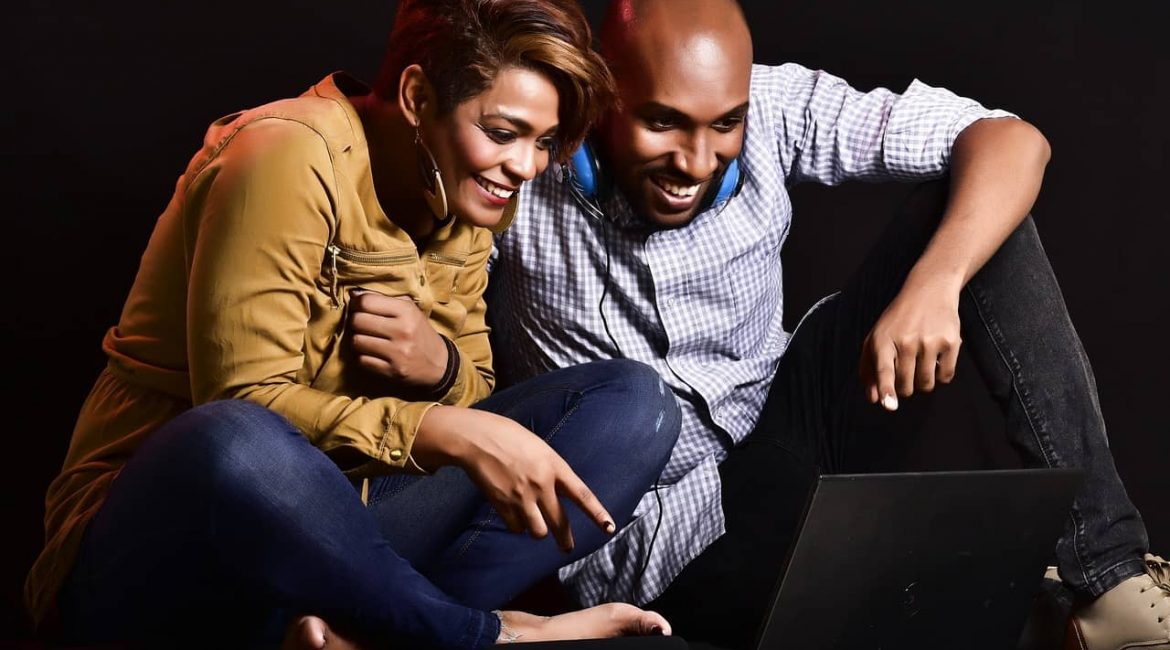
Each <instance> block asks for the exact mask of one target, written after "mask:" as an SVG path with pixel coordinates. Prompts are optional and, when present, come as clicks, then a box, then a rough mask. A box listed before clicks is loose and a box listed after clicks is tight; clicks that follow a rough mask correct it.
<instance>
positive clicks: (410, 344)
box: [349, 290, 447, 388]
mask: <svg viewBox="0 0 1170 650" xmlns="http://www.w3.org/2000/svg"><path fill="white" fill-rule="evenodd" d="M349 331H350V332H351V333H352V336H351V341H350V342H351V343H352V345H353V349H354V352H355V353H356V354H357V355H358V362H359V363H360V364H361V366H362V367H363V368H365V369H366V370H369V371H371V372H374V373H377V374H379V375H382V376H383V377H386V378H387V379H390V380H391V381H394V382H398V383H402V384H406V385H409V386H415V387H419V388H432V387H434V386H435V385H436V384H438V383H439V381H440V380H441V379H442V378H443V373H444V371H445V370H446V368H447V346H446V344H445V343H443V338H442V337H441V336H439V333H438V332H436V331H435V329H434V328H433V327H431V324H430V322H429V321H428V320H427V317H426V316H425V315H424V314H423V313H422V311H421V310H420V309H419V308H418V306H417V305H415V304H414V301H413V300H411V299H410V298H409V297H407V296H386V295H383V294H380V293H377V292H375V291H366V290H355V291H354V292H353V293H352V294H351V296H350V303H349Z"/></svg>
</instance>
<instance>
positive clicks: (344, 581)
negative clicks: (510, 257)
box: [26, 0, 679, 648]
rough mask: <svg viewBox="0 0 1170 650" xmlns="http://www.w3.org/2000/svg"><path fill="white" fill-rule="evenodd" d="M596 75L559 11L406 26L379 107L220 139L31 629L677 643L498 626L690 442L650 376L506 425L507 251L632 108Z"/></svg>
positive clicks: (77, 446)
mask: <svg viewBox="0 0 1170 650" xmlns="http://www.w3.org/2000/svg"><path fill="white" fill-rule="evenodd" d="M589 44H590V35H589V29H588V25H587V23H586V22H585V20H584V18H583V17H582V15H581V13H580V10H579V9H578V8H577V7H576V6H575V5H573V4H571V3H570V2H569V1H568V0H429V1H423V0H417V1H409V0H408V1H404V2H402V3H401V4H400V8H399V13H398V16H397V18H396V20H395V27H394V30H393V33H392V34H391V38H390V45H389V54H388V55H387V58H386V61H385V63H384V65H383V70H382V72H381V74H380V75H379V79H378V82H377V84H376V85H375V87H374V89H373V90H372V91H370V90H369V89H367V88H365V87H364V86H362V85H361V84H360V83H358V82H356V81H355V80H353V79H352V78H349V77H347V76H346V75H344V74H340V73H339V74H334V75H330V76H329V77H327V78H326V79H324V80H323V81H321V82H320V83H318V84H317V85H316V86H314V87H313V88H312V89H310V90H309V91H307V92H306V93H305V94H304V95H302V96H301V97H299V98H296V99H290V100H284V101H279V102H275V103H272V104H268V105H265V106H262V107H259V108H256V109H252V110H249V111H245V112H242V113H237V114H234V115H230V116H227V117H225V118H222V119H220V120H218V121H217V122H215V123H214V124H212V126H211V128H210V129H209V130H208V133H207V137H206V139H205V144H204V147H203V149H202V150H201V151H200V152H199V153H198V154H196V156H195V157H194V158H193V160H192V161H191V163H190V165H189V166H188V168H187V171H186V173H185V174H184V176H183V177H182V178H181V179H180V181H179V183H178V186H177V188H176V192H175V195H174V197H173V199H172V200H171V202H170V204H169V206H168V207H167V209H166V211H165V212H164V213H163V214H162V216H161V217H160V219H159V221H158V223H157V224H156V226H155V230H154V233H153V235H152V237H151V240H150V243H149V245H148V247H147V250H146V252H145V254H144V256H143V258H142V262H141V266H140V268H139V272H138V276H137V278H136V280H135V283H134V287H133V288H132V290H131V293H130V296H129V298H128V300H127V302H126V304H125V307H124V309H123V313H122V316H121V319H120V321H119V323H118V325H117V326H116V327H113V328H111V329H110V330H109V332H108V333H107V335H106V337H105V340H104V342H103V347H104V349H105V351H106V353H107V355H108V356H109V364H108V366H107V368H106V369H105V370H104V371H103V372H102V373H101V375H100V376H99V378H98V380H97V382H96V383H95V385H94V387H93V389H92V391H91V393H90V395H89V397H88V399H87V400H86V403H85V405H84V406H83V408H82V412H81V415H80V417H79V419H78V422H77V425H76V428H75V430H74V434H73V440H72V444H71V447H70V450H69V454H68V456H67V458H66V461H65V465H64V468H63V470H62V472H61V474H60V476H58V478H57V479H56V480H55V481H54V483H53V484H52V485H51V486H50V489H49V494H48V499H47V506H48V507H47V516H46V528H47V543H46V547H45V550H44V551H43V552H42V555H41V557H40V558H39V559H38V561H37V563H36V564H35V566H34V567H33V570H32V572H31V573H30V576H29V580H28V583H27V585H26V596H27V599H28V601H29V604H30V607H31V609H32V611H33V613H34V615H35V616H36V617H37V618H38V619H40V620H44V619H46V617H50V618H53V619H54V620H55V621H56V623H57V624H58V625H59V629H61V630H62V631H63V632H64V634H65V636H66V637H67V638H68V639H69V640H71V641H75V642H76V641H81V642H86V643H89V642H100V641H127V640H130V641H136V640H157V639H160V638H165V639H169V640H170V641H174V640H176V639H182V640H184V641H194V640H198V641H212V640H213V641H214V642H217V643H225V642H226V643H229V644H236V643H241V642H244V641H250V640H256V639H260V640H272V641H276V640H278V639H280V638H281V636H282V634H284V635H285V636H286V638H287V641H288V642H289V643H290V644H292V645H296V644H297V643H300V642H311V643H309V644H310V645H317V646H319V645H320V643H321V642H322V638H321V632H322V630H324V629H325V628H324V625H323V623H322V621H325V622H327V623H328V624H329V625H330V626H331V627H332V629H334V630H338V631H339V632H343V633H344V634H345V635H346V636H353V637H355V638H361V639H364V640H366V641H369V642H371V643H379V642H382V641H385V640H389V639H408V640H409V642H410V643H411V644H412V645H413V644H427V645H434V646H438V647H447V648H476V647H482V646H484V645H489V644H492V643H496V642H500V641H511V640H522V641H528V640H540V639H546V638H573V637H580V636H607V635H616V634H621V633H631V632H635V633H636V632H641V633H652V632H664V631H668V626H667V624H666V622H665V621H664V620H663V619H662V618H661V617H659V616H657V615H656V614H653V613H649V612H643V611H641V610H638V609H637V608H634V607H630V606H617V605H612V606H603V607H604V609H597V610H586V611H584V612H576V613H573V614H569V615H565V616H562V617H553V618H551V619H545V618H541V617H534V616H530V615H524V614H523V613H520V612H498V611H492V610H496V609H497V608H499V607H502V606H504V605H506V603H508V602H509V601H510V600H511V599H513V598H514V597H515V596H516V595H517V594H518V593H520V592H521V591H523V590H524V589H525V588H527V587H528V586H530V585H531V584H532V583H534V582H535V581H536V580H537V579H539V578H540V577H542V576H546V575H549V574H551V573H552V572H553V571H555V570H556V568H558V567H559V566H562V565H564V564H566V563H567V562H569V561H572V560H573V559H575V558H577V557H581V556H582V555H584V554H585V553H587V552H589V551H591V550H592V549H595V548H597V547H598V546H600V545H601V544H602V543H604V541H605V539H606V537H607V535H609V534H613V532H614V531H615V529H616V528H617V527H618V526H620V525H623V524H624V523H625V522H627V521H628V520H629V519H630V517H631V516H632V512H633V508H634V506H635V504H636V503H637V501H638V499H639V498H640V496H641V495H642V493H643V492H644V491H645V490H646V489H647V488H648V487H649V486H650V485H651V483H652V482H653V481H654V479H655V478H656V476H657V474H658V472H659V471H661V468H662V466H663V465H664V463H665V461H666V458H667V456H668V455H669V453H670V449H671V447H672V446H673V443H674V439H675V437H676V436H677V431H678V426H679V416H678V412H677V406H676V405H675V404H674V402H673V398H671V397H670V395H671V393H670V391H668V390H665V391H664V390H663V389H662V384H661V382H660V380H659V379H658V378H657V376H656V375H655V374H654V373H653V371H651V370H649V369H648V368H646V367H645V366H641V365H637V364H633V363H629V362H603V363H597V364H588V365H585V366H580V367H577V368H570V369H566V370H564V371H560V372H556V373H551V374H549V375H547V376H545V377H542V378H538V379H536V380H533V381H531V382H528V383H526V384H522V385H520V386H516V387H513V388H511V389H509V390H506V391H502V392H501V393H498V394H496V395H493V396H491V397H488V395H489V393H490V391H491V388H492V384H493V375H492V371H491V352H490V350H489V347H488V341H487V328H486V326H485V324H484V312H485V306H484V301H483V297H482V294H483V290H484V288H485V286H486V283H487V276H486V271H485V267H486V261H487V258H488V255H489V253H490V250H491V233H490V232H489V231H488V228H496V229H498V228H501V227H504V226H506V225H507V221H508V218H509V217H508V215H509V214H510V212H511V211H512V210H514V207H515V201H516V200H517V196H516V191H517V190H518V188H519V186H520V185H521V184H522V183H523V182H524V181H527V180H529V179H531V178H532V177H533V176H535V175H536V174H537V173H540V171H542V170H543V169H544V168H545V167H546V166H547V165H548V163H549V161H550V158H552V157H554V156H557V155H560V154H563V153H564V152H567V151H571V150H572V148H573V147H575V146H576V144H578V143H579V142H580V141H581V139H582V138H583V137H584V134H585V132H586V130H587V128H588V126H589V123H590V122H591V121H592V119H593V118H594V117H595V116H597V115H598V114H599V112H600V111H601V110H603V109H604V107H605V106H606V104H607V102H609V101H610V100H611V98H612V80H611V79H610V77H609V76H608V73H607V72H606V71H605V68H604V66H603V64H602V63H601V62H600V60H599V59H598V58H597V57H596V55H595V54H593V53H592V52H591V51H590V49H589ZM471 405H475V406H474V408H468V407H469V406H471ZM534 434H535V435H534ZM427 473H433V476H420V475H424V474H427ZM603 504H604V505H603ZM522 531H528V532H529V533H530V535H531V537H532V538H536V539H530V538H528V537H525V536H521V535H517V534H515V533H517V532H522ZM549 532H551V533H552V536H553V537H554V538H555V541H556V544H553V543H552V540H547V539H545V540H541V539H540V538H542V537H545V536H546V535H547V534H548V533H549ZM298 615H308V616H310V617H311V618H307V619H296V617H297V616H298ZM317 617H319V618H317ZM294 620H297V621H299V622H296V623H293V624H289V621H294ZM306 622H307V623H306ZM286 626H287V627H286ZM285 630H287V633H286V632H285Z"/></svg>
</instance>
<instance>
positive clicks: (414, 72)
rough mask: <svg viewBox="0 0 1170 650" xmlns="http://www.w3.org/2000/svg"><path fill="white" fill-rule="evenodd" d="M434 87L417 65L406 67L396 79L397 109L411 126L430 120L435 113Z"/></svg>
mask: <svg viewBox="0 0 1170 650" xmlns="http://www.w3.org/2000/svg"><path fill="white" fill-rule="evenodd" d="M436 101H437V100H436V97H435V87H434V86H432V85H431V81H430V79H427V73H425V72H423V69H422V66H420V65H419V64H417V63H414V64H411V65H408V66H406V68H405V69H404V70H403V71H402V74H401V75H400V76H399V77H398V108H399V110H401V111H402V114H403V115H405V116H406V120H407V121H408V122H410V124H411V126H415V127H417V126H418V125H419V124H420V123H421V122H422V121H423V120H430V118H432V117H433V116H434V113H435V104H436Z"/></svg>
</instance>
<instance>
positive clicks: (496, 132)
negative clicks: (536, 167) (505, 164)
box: [483, 129, 516, 144]
mask: <svg viewBox="0 0 1170 650" xmlns="http://www.w3.org/2000/svg"><path fill="white" fill-rule="evenodd" d="M483 132H484V133H486V134H487V137H489V138H491V139H492V142H495V143H496V144H511V143H513V142H515V141H516V134H515V133H512V132H511V131H506V130H504V129H484V130H483Z"/></svg>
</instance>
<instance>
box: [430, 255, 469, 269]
mask: <svg viewBox="0 0 1170 650" xmlns="http://www.w3.org/2000/svg"><path fill="white" fill-rule="evenodd" d="M427 257H429V258H430V259H431V261H432V262H438V263H439V264H450V265H451V266H463V265H464V264H466V263H467V258H466V257H456V256H454V255H444V254H443V253H428V254H427Z"/></svg>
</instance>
